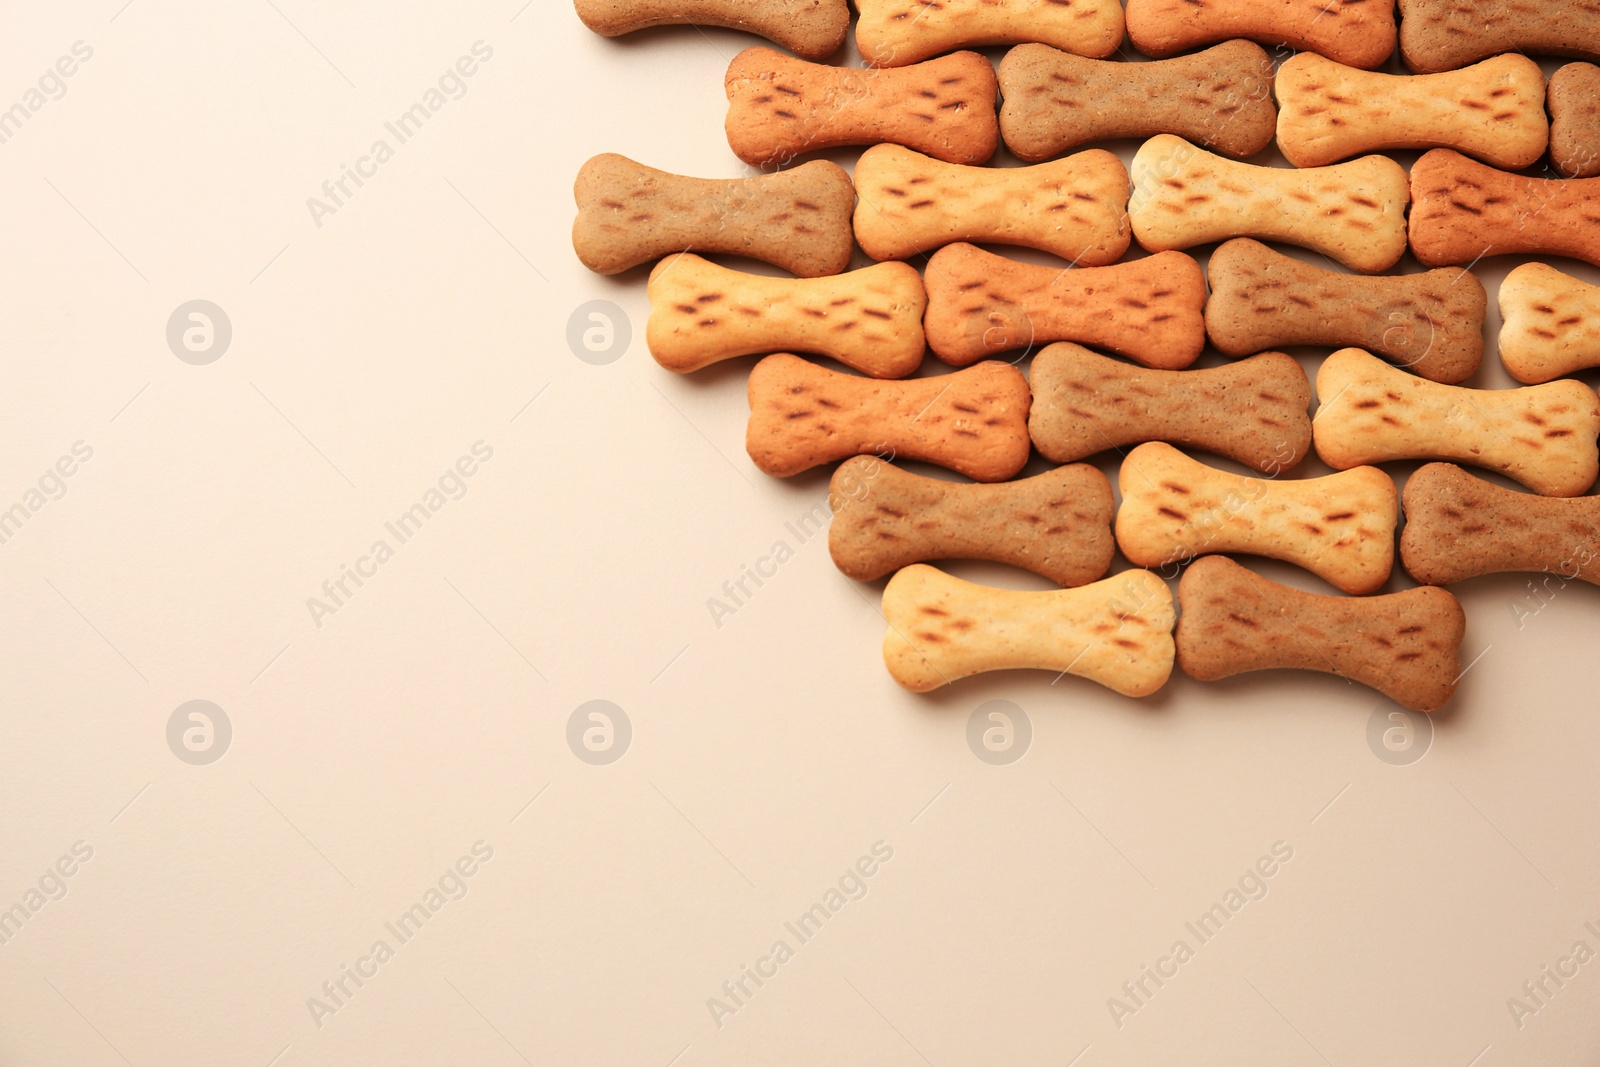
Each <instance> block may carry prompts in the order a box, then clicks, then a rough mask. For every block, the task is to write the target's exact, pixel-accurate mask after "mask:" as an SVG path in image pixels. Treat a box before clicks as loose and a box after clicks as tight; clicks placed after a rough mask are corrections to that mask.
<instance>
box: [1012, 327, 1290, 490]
mask: <svg viewBox="0 0 1600 1067" xmlns="http://www.w3.org/2000/svg"><path fill="white" fill-rule="evenodd" d="M1028 384H1029V385H1030V386H1031V387H1032V389H1033V409H1032V410H1031V411H1030V412H1029V414H1028V432H1029V434H1031V435H1032V437H1033V443H1034V446H1035V447H1036V448H1038V450H1039V451H1040V452H1041V453H1043V455H1044V456H1045V458H1047V459H1050V460H1053V461H1054V462H1056V463H1071V462H1073V461H1074V460H1079V459H1083V458H1084V457H1086V456H1092V455H1095V454H1096V453H1098V452H1104V451H1105V450H1106V449H1108V448H1120V447H1122V446H1123V445H1127V444H1137V443H1139V442H1142V441H1170V442H1172V443H1174V444H1180V445H1187V446H1189V447H1192V448H1200V449H1204V450H1205V451H1207V452H1215V453H1217V454H1218V455H1222V456H1227V457H1228V458H1229V459H1233V460H1237V461H1238V462H1240V463H1244V464H1247V465H1248V466H1251V467H1254V468H1255V469H1256V470H1259V471H1262V472H1264V473H1268V474H1276V473H1278V472H1279V471H1283V470H1287V469H1288V468H1290V467H1292V466H1294V465H1295V464H1296V463H1298V462H1300V460H1301V459H1303V458H1305V456H1306V455H1307V454H1308V453H1309V452H1310V450H1311V418H1310V416H1308V415H1307V414H1306V407H1307V405H1309V404H1310V403H1311V383H1310V382H1308V381H1307V380H1306V372H1305V371H1303V370H1301V369H1300V364H1298V363H1296V362H1295V361H1294V360H1293V359H1291V358H1290V357H1288V356H1286V355H1284V354H1283V353H1282V352H1267V353H1263V354H1262V355H1259V356H1253V357H1251V358H1250V359H1246V360H1241V361H1240V362H1238V363H1232V364H1229V365H1228V366H1225V367H1212V368H1210V369H1208V370H1145V369H1144V368H1142V367H1130V366H1129V365H1128V364H1126V363H1123V362H1122V361H1121V360H1116V359H1111V358H1109V357H1107V356H1101V355H1096V354H1095V353H1093V352H1090V351H1089V350H1088V349H1086V348H1080V347H1078V346H1077V345H1074V344H1065V343H1063V344H1055V345H1051V346H1050V347H1049V348H1046V349H1045V350H1044V351H1043V352H1040V353H1039V354H1038V355H1037V356H1035V357H1033V369H1032V372H1031V373H1030V375H1029V379H1028Z"/></svg>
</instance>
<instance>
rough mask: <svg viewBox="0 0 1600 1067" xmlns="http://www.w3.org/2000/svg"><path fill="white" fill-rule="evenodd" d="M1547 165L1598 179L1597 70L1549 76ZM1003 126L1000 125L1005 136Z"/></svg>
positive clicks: (1587, 67) (1573, 68)
mask: <svg viewBox="0 0 1600 1067" xmlns="http://www.w3.org/2000/svg"><path fill="white" fill-rule="evenodd" d="M1545 107H1546V108H1547V109H1548V110H1549V112H1550V163H1551V164H1552V165H1553V166H1554V167H1555V168H1556V173H1558V174H1560V175H1561V176H1562V177H1563V178H1594V177H1600V67H1597V66H1595V65H1594V64H1593V63H1568V64H1567V65H1566V66H1564V67H1562V68H1561V69H1560V70H1558V71H1556V72H1555V73H1554V74H1552V75H1551V76H1550V89H1549V91H1548V93H1547V94H1546V97H1545ZM1004 128H1005V124H1004V122H1002V123H1001V130H1002V132H1004Z"/></svg>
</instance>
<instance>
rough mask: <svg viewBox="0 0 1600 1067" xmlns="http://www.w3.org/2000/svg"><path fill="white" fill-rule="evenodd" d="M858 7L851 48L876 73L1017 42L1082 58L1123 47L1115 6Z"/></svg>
mask: <svg viewBox="0 0 1600 1067" xmlns="http://www.w3.org/2000/svg"><path fill="white" fill-rule="evenodd" d="M856 7H858V8H859V9H860V10H861V18H860V20H859V21H858V22H857V23H856V47H858V48H860V49H861V57H862V58H863V59H865V60H866V61H867V62H868V63H871V64H873V65H874V66H879V67H901V66H904V65H906V64H907V63H917V62H920V61H921V60H924V59H927V58H929V57H931V56H936V55H939V54H940V53H943V52H950V51H954V50H955V49H957V48H978V47H982V46H985V45H997V44H1016V43H1018V42H1020V41H1042V42H1044V43H1045V44H1047V45H1051V46H1053V47H1055V48H1059V49H1061V50H1062V51H1065V52H1076V53H1077V54H1078V55H1080V56H1109V55H1110V54H1111V53H1112V52H1115V51H1116V50H1117V46H1118V45H1120V44H1121V43H1122V5H1121V4H1120V3H1118V0H1005V2H1003V3H995V0H856Z"/></svg>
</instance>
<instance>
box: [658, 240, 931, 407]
mask: <svg viewBox="0 0 1600 1067" xmlns="http://www.w3.org/2000/svg"><path fill="white" fill-rule="evenodd" d="M926 306H927V297H926V295H925V294H924V293H923V290H922V275H920V274H918V273H917V271H916V269H915V268H914V267H911V266H908V265H907V264H904V263H878V264H874V265H873V266H870V267H867V268H865V269H864V270H857V271H851V272H850V273H848V274H837V275H834V276H833V277H830V278H801V279H792V278H767V277H763V276H762V275H759V274H745V273H743V272H741V271H736V270H729V269H728V268H726V267H719V266H718V265H717V264H715V263H712V262H710V261H708V260H704V259H701V258H700V257H699V256H696V255H693V254H691V253H687V252H685V253H683V254H681V255H677V256H669V257H668V258H666V259H663V260H662V261H661V262H660V263H658V264H656V268H655V270H653V271H651V272H650V323H649V326H648V327H647V329H646V332H645V336H646V339H647V341H648V342H649V345H650V354H651V355H652V356H654V357H655V358H656V362H657V363H659V364H661V365H662V366H663V367H665V368H667V369H668V370H674V371H679V372H687V371H695V370H699V369H700V368H701V367H706V366H710V365H711V364H713V363H716V362H719V361H721V360H724V359H732V358H734V357H735V356H751V355H759V354H762V353H766V352H809V353H813V354H815V355H819V356H831V357H832V358H834V359H836V360H838V361H839V362H840V363H843V364H844V365H845V366H847V367H853V368H855V369H856V370H858V371H861V372H862V373H863V374H870V375H871V376H872V377H874V378H904V377H905V376H906V375H908V374H911V373H913V372H915V371H916V369H917V368H918V367H919V366H921V365H922V353H923V348H924V344H923V338H922V313H923V310H924V308H925V307H926Z"/></svg>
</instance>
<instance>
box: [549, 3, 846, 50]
mask: <svg viewBox="0 0 1600 1067" xmlns="http://www.w3.org/2000/svg"><path fill="white" fill-rule="evenodd" d="M577 6H578V17H579V18H580V19H582V20H583V23H584V25H586V26H588V27H589V28H590V29H591V30H594V31H595V32H596V33H601V34H604V35H605V36H607V37H620V36H622V35H623V34H625V33H632V32H634V31H635V30H643V29H648V28H649V27H652V26H721V27H724V28H726V29H730V30H748V31H749V32H750V33H755V34H759V35H761V36H762V37H765V38H766V39H767V40H769V41H772V42H774V43H775V44H781V45H782V46H783V47H785V48H787V49H788V50H789V51H791V52H793V53H794V54H795V55H797V56H804V57H805V58H806V59H826V58H827V57H829V56H831V55H833V53H835V52H837V51H838V50H839V47H840V46H841V45H843V44H844V38H845V34H846V33H847V32H848V31H849V29H850V8H849V6H848V5H847V4H846V3H845V0H577Z"/></svg>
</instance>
